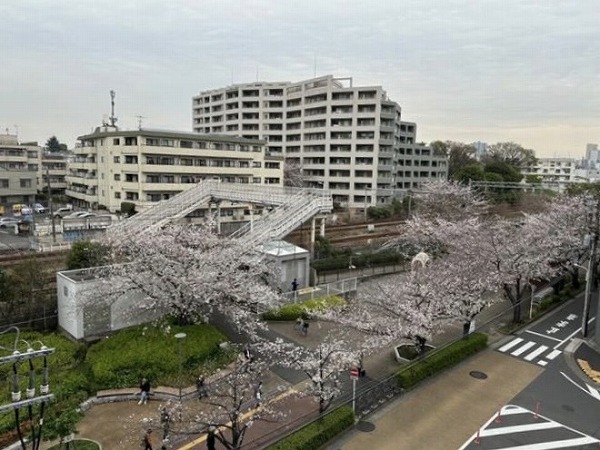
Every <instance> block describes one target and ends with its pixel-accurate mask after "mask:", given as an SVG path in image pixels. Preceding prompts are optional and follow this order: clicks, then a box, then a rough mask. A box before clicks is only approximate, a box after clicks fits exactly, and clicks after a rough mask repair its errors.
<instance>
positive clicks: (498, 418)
mask: <svg viewBox="0 0 600 450" xmlns="http://www.w3.org/2000/svg"><path fill="white" fill-rule="evenodd" d="M501 412H502V410H501V409H499V410H498V414H497V415H496V420H494V422H496V423H502V419H501V418H500V414H501Z"/></svg>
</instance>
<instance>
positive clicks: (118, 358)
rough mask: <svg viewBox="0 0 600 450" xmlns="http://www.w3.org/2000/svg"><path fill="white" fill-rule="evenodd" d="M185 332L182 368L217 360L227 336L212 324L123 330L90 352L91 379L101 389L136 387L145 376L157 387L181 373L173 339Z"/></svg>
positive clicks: (182, 345) (143, 327) (95, 345)
mask: <svg viewBox="0 0 600 450" xmlns="http://www.w3.org/2000/svg"><path fill="white" fill-rule="evenodd" d="M179 331H185V333H186V338H185V339H184V340H183V341H182V342H181V350H182V351H181V354H182V358H183V366H184V367H185V368H188V369H189V368H193V367H196V366H198V365H199V363H200V362H202V361H204V360H206V359H210V358H214V357H218V353H219V344H220V343H221V342H224V341H226V340H227V338H226V337H225V335H223V334H222V333H221V332H220V331H218V330H217V329H216V328H214V327H212V326H210V325H205V324H203V325H194V326H186V327H178V326H175V325H173V326H171V329H170V330H169V331H168V332H167V331H165V330H164V329H161V328H158V327H155V326H140V327H134V328H129V329H126V330H123V331H120V332H119V333H117V334H116V335H114V336H111V337H109V338H108V339H104V340H103V341H101V342H98V343H97V344H94V345H93V346H92V347H91V348H90V349H89V350H88V353H87V359H86V361H87V363H88V364H89V367H90V371H91V374H92V377H93V379H94V381H95V383H96V385H97V387H98V388H102V389H111V388H120V387H124V386H137V385H138V384H139V382H140V380H141V379H142V378H144V377H146V378H148V379H149V380H151V382H152V383H153V384H154V385H156V383H157V382H159V381H162V382H165V379H164V375H165V374H169V373H171V374H174V373H177V372H178V367H179V354H178V353H179V352H178V342H177V339H175V338H174V337H173V336H174V335H175V334H176V333H178V332H179Z"/></svg>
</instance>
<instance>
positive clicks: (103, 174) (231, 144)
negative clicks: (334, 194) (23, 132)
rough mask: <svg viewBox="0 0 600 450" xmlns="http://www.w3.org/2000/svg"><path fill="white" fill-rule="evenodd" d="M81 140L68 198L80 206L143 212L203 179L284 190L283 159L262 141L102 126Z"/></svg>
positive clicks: (71, 170) (70, 172) (72, 165)
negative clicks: (129, 206) (269, 152)
mask: <svg viewBox="0 0 600 450" xmlns="http://www.w3.org/2000/svg"><path fill="white" fill-rule="evenodd" d="M78 141H79V144H78V145H77V147H76V148H75V149H74V150H73V155H72V158H71V161H70V162H69V164H68V174H67V177H66V182H67V189H66V194H67V196H69V197H71V198H72V199H73V203H74V204H75V205H76V206H80V207H85V208H92V209H95V208H105V209H108V210H109V211H111V212H115V211H119V210H120V208H121V202H131V203H134V204H135V205H136V206H137V208H138V210H139V209H141V208H144V207H146V206H150V205H152V204H153V203H155V202H159V201H161V200H167V199H169V198H171V197H172V196H174V195H175V194H177V193H179V192H182V191H184V190H185V189H187V188H189V187H191V186H192V185H193V183H197V182H199V181H201V180H204V179H215V178H217V179H220V180H221V181H223V182H228V183H240V184H250V183H252V184H267V185H279V186H281V185H283V158H282V157H281V156H269V155H267V153H266V151H265V145H264V142H262V141H257V140H251V139H245V138H240V137H233V136H217V135H201V134H197V133H184V132H176V131H157V130H144V129H141V130H127V131H125V130H119V129H118V128H116V127H113V126H103V127H98V128H96V130H95V131H94V132H93V133H91V134H87V135H84V136H80V137H79V138H78ZM237 208H238V209H239V208H243V206H237ZM230 211H231V210H230ZM230 211H227V210H226V209H224V210H223V211H222V213H223V214H226V215H227V214H229V212H230ZM197 215H199V216H202V215H203V212H202V211H200V212H199V214H197ZM229 215H233V212H231V214H229Z"/></svg>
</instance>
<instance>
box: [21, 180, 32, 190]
mask: <svg viewBox="0 0 600 450" xmlns="http://www.w3.org/2000/svg"><path fill="white" fill-rule="evenodd" d="M20 181H21V183H20V184H21V187H22V188H30V187H31V180H30V179H29V178H21V180H20Z"/></svg>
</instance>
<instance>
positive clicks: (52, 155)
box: [38, 152, 70, 195]
mask: <svg viewBox="0 0 600 450" xmlns="http://www.w3.org/2000/svg"><path fill="white" fill-rule="evenodd" d="M69 157H70V155H69V154H68V153H56V152H43V153H42V163H41V165H40V170H39V171H38V192H42V193H44V194H47V193H48V189H50V192H51V193H52V195H64V194H65V190H66V188H67V182H66V179H65V177H66V175H67V163H68V159H69Z"/></svg>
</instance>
